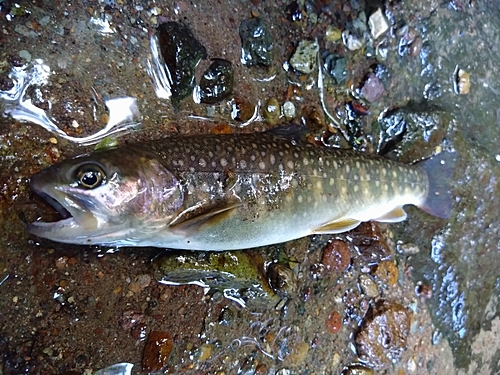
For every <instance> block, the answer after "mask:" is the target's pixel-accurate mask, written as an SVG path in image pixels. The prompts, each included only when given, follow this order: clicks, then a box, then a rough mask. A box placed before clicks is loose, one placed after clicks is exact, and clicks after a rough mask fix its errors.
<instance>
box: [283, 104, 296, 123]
mask: <svg viewBox="0 0 500 375" xmlns="http://www.w3.org/2000/svg"><path fill="white" fill-rule="evenodd" d="M283 116H285V119H286V120H287V121H290V120H293V119H294V118H295V104H293V103H292V102H291V101H289V100H287V101H286V102H284V103H283Z"/></svg>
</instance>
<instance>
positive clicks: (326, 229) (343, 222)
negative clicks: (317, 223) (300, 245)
mask: <svg viewBox="0 0 500 375" xmlns="http://www.w3.org/2000/svg"><path fill="white" fill-rule="evenodd" d="M359 223H360V221H359V220H356V219H350V218H340V219H338V220H334V221H331V222H329V223H327V224H325V225H323V226H321V227H319V228H316V229H315V230H314V231H313V233H314V234H335V233H342V232H347V231H349V230H351V229H354V228H356V227H357V226H358V225H359Z"/></svg>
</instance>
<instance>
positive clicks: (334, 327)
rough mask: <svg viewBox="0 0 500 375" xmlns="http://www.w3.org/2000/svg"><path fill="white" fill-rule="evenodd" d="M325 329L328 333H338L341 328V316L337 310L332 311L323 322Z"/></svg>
mask: <svg viewBox="0 0 500 375" xmlns="http://www.w3.org/2000/svg"><path fill="white" fill-rule="evenodd" d="M325 326H326V329H327V331H328V332H330V333H339V332H340V330H341V329H342V317H341V316H340V314H339V313H338V311H332V312H331V313H330V314H329V315H328V318H326V323H325Z"/></svg>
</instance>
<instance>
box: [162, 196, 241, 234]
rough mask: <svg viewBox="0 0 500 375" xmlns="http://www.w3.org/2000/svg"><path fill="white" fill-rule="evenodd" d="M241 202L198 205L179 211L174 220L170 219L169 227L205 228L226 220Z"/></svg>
mask: <svg viewBox="0 0 500 375" xmlns="http://www.w3.org/2000/svg"><path fill="white" fill-rule="evenodd" d="M242 205H243V203H241V202H232V203H227V204H223V205H215V206H210V207H203V206H201V207H198V208H196V209H191V210H189V209H188V210H185V211H183V212H181V213H180V214H179V215H178V216H177V217H176V218H175V219H174V220H172V221H171V223H170V224H169V227H170V228H171V229H173V230H178V231H183V232H185V231H199V230H201V229H202V228H203V229H206V228H208V227H210V226H212V225H216V224H219V223H220V222H222V221H224V220H227V218H228V217H229V216H230V215H231V214H232V213H233V212H234V211H235V210H236V209H237V208H238V207H241V206H242Z"/></svg>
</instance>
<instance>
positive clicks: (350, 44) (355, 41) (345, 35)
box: [342, 30, 364, 51]
mask: <svg viewBox="0 0 500 375" xmlns="http://www.w3.org/2000/svg"><path fill="white" fill-rule="evenodd" d="M342 41H343V42H344V45H345V46H346V47H347V49H348V50H349V51H356V50H358V49H360V48H361V47H363V44H364V43H363V41H362V40H361V39H359V37H358V36H357V35H355V34H351V33H350V32H349V31H347V30H344V31H343V32H342Z"/></svg>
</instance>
